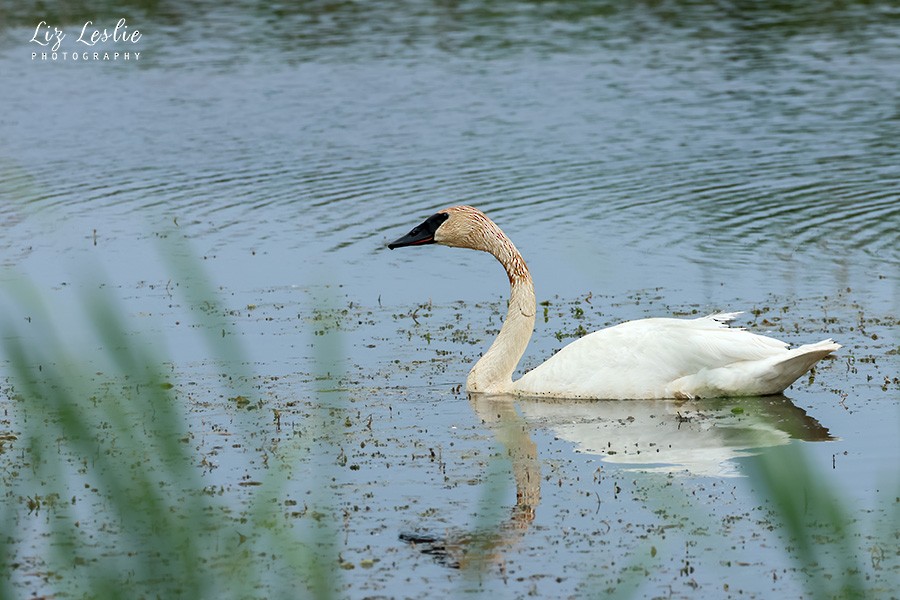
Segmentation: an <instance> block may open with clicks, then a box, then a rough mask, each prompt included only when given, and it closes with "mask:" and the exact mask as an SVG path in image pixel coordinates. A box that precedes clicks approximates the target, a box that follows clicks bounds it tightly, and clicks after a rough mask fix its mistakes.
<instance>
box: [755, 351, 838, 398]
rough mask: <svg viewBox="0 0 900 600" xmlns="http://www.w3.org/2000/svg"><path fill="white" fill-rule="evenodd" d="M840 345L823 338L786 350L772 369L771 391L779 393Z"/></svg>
mask: <svg viewBox="0 0 900 600" xmlns="http://www.w3.org/2000/svg"><path fill="white" fill-rule="evenodd" d="M840 347H841V345H840V344H838V343H836V342H834V341H833V340H823V341H821V342H816V343H815V344H806V345H804V346H798V347H797V348H794V349H792V350H788V351H787V353H786V354H785V355H784V358H780V357H779V360H778V362H777V363H776V364H775V365H774V367H773V370H772V389H773V390H775V391H773V392H771V393H776V394H777V393H779V392H782V391H784V390H785V389H787V387H788V386H789V385H791V384H792V383H794V382H795V381H797V379H799V378H800V377H801V376H802V375H803V374H804V373H806V372H807V371H809V370H810V368H812V366H813V365H814V364H816V363H817V362H819V361H820V360H822V359H823V358H825V357H826V356H828V355H829V354H831V353H832V352H834V351H835V350H837V349H838V348H840Z"/></svg>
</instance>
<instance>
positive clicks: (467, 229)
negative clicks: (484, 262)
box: [388, 206, 496, 250]
mask: <svg viewBox="0 0 900 600" xmlns="http://www.w3.org/2000/svg"><path fill="white" fill-rule="evenodd" d="M488 224H490V225H493V223H491V221H490V219H488V218H487V217H486V216H485V214H484V213H483V212H481V211H480V210H478V209H477V208H472V207H471V206H451V207H450V208H446V209H444V210H442V211H440V212H436V213H435V214H433V215H431V216H430V217H428V218H427V219H425V221H423V222H422V223H421V224H420V225H417V226H416V227H414V228H413V229H412V231H410V232H409V233H407V234H406V235H404V236H403V237H402V238H400V239H398V240H395V241H393V242H391V243H390V244H388V248H390V249H391V250H393V249H394V248H403V247H404V246H423V245H425V244H443V245H444V246H453V247H456V248H472V249H473V250H485V249H486V248H485V244H484V241H485V240H484V232H485V230H486V228H487V227H488ZM494 227H496V226H494Z"/></svg>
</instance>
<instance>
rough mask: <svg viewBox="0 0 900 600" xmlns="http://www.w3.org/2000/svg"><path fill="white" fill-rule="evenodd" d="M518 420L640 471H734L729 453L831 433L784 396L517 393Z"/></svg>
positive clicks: (737, 473)
mask: <svg viewBox="0 0 900 600" xmlns="http://www.w3.org/2000/svg"><path fill="white" fill-rule="evenodd" d="M519 406H520V407H521V410H522V413H523V414H524V416H525V419H526V420H527V421H528V422H529V423H534V424H536V425H538V426H541V427H546V428H549V429H551V430H552V431H553V432H554V433H555V434H556V435H557V436H558V437H559V438H561V439H563V440H566V441H569V442H572V443H573V444H575V450H576V451H577V452H582V453H586V454H596V455H598V456H602V457H603V461H604V462H606V463H614V464H621V465H630V466H631V469H632V470H640V471H645V472H665V473H684V474H687V475H697V476H708V477H734V476H740V474H741V472H740V468H739V465H738V464H737V463H736V462H735V461H734V459H736V458H740V457H744V456H751V455H753V454H757V453H758V451H759V450H761V449H763V448H770V447H773V446H781V445H784V444H788V443H790V441H791V440H792V439H798V440H803V441H807V442H812V441H825V440H831V439H833V438H832V437H831V435H830V434H829V432H828V429H826V428H825V427H823V426H822V425H821V424H820V423H819V422H818V421H817V420H815V419H814V418H812V417H810V416H809V415H807V414H806V412H805V411H804V410H803V409H800V408H797V407H796V406H794V404H793V403H792V402H791V401H790V400H788V399H787V398H786V397H785V396H783V395H779V396H764V397H751V398H720V399H708V400H686V401H672V400H627V401H622V400H606V401H592V402H587V401H578V400H575V401H552V400H550V401H548V400H547V399H540V400H528V399H520V400H519Z"/></svg>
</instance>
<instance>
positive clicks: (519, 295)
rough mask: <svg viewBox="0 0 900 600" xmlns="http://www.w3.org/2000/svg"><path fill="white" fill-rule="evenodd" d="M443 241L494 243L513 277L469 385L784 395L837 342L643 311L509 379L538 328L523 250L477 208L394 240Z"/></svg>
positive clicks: (526, 392) (489, 246)
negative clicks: (793, 343) (798, 340)
mask: <svg viewBox="0 0 900 600" xmlns="http://www.w3.org/2000/svg"><path fill="white" fill-rule="evenodd" d="M432 243H437V244H443V245H445V246H453V247H457V248H471V249H473V250H482V251H484V252H489V253H490V254H492V255H493V256H494V257H495V258H496V259H497V260H499V261H500V264H502V265H503V268H504V269H506V274H507V275H508V276H509V284H510V298H509V310H508V312H507V315H506V320H505V321H504V323H503V327H502V328H501V329H500V333H499V334H498V335H497V338H496V339H495V340H494V343H493V344H491V347H490V348H489V349H488V351H487V352H485V353H484V356H482V357H481V359H480V360H479V361H478V362H477V363H475V366H474V367H472V370H471V371H470V372H469V376H468V378H467V380H466V390H467V391H468V392H480V393H487V394H515V395H521V396H549V397H555V398H597V399H600V398H610V399H611V398H616V399H655V398H698V397H702V398H714V397H723V396H762V395H768V394H778V393H780V392H782V391H783V390H784V389H785V388H787V387H788V386H789V385H790V384H791V383H793V382H794V381H795V380H796V379H797V378H798V377H800V376H801V375H803V374H804V373H805V372H806V371H807V370H809V368H810V367H811V366H812V365H813V364H815V363H816V361H818V360H819V359H821V358H823V357H825V356H827V355H828V354H830V353H832V352H834V351H835V350H837V349H838V348H840V345H839V344H836V343H834V342H833V341H831V340H825V341H822V342H818V343H816V344H808V345H805V346H800V347H798V348H794V349H792V350H789V349H788V344H787V343H785V342H782V341H779V340H776V339H773V338H770V337H765V336H761V335H756V334H753V333H750V332H749V331H745V330H743V329H732V328H729V327H728V326H727V325H726V323H727V322H729V321H731V320H732V319H734V317H735V316H736V315H738V314H740V313H720V314H715V315H710V316H708V317H702V318H700V319H666V318H654V319H640V320H637V321H628V322H626V323H621V324H619V325H616V326H614V327H609V328H607V329H601V330H600V331H595V332H594V333H591V334H589V335H586V336H584V337H582V338H580V339H578V340H576V341H574V342H572V343H571V344H569V345H568V346H566V347H565V348H563V349H562V350H560V351H559V352H558V353H556V354H555V355H553V356H552V357H550V359H548V360H547V361H546V362H545V363H543V364H542V365H539V366H538V367H536V368H534V369H532V370H531V371H529V372H528V373H525V375H523V376H522V377H521V378H520V379H519V380H517V381H513V380H512V375H513V372H514V371H515V369H516V365H518V363H519V359H521V358H522V354H524V353H525V348H526V346H528V340H529V339H531V334H532V331H533V330H534V315H535V299H534V284H533V283H532V281H531V274H530V273H529V272H528V267H527V266H525V261H524V260H523V259H522V255H521V254H519V251H518V250H517V249H516V247H515V246H514V245H513V243H512V242H511V241H510V239H509V238H508V237H506V235H505V234H504V233H503V232H502V231H501V230H500V228H499V227H497V225H496V224H495V223H494V222H493V221H491V220H490V219H489V218H488V217H487V216H486V215H485V214H484V213H482V212H481V211H480V210H478V209H476V208H473V207H471V206H451V207H450V208H447V209H445V210H442V211H440V212H438V213H436V214H434V215H432V216H430V217H428V219H426V220H425V222H423V223H422V224H421V225H419V226H418V227H415V228H414V229H413V230H412V231H410V232H409V233H408V234H406V235H405V236H403V237H401V238H400V239H398V240H397V241H395V242H393V243H391V244H388V248H390V249H391V250H393V249H394V248H401V247H403V246H418V245H424V244H432Z"/></svg>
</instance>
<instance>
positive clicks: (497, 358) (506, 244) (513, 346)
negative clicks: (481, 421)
mask: <svg viewBox="0 0 900 600" xmlns="http://www.w3.org/2000/svg"><path fill="white" fill-rule="evenodd" d="M486 220H487V221H488V223H489V224H490V226H488V228H487V231H486V232H485V233H486V235H485V236H484V237H483V238H482V239H483V241H484V243H483V244H479V246H480V247H478V248H477V249H478V250H484V251H486V252H490V253H491V254H492V255H494V257H495V258H496V259H497V260H498V261H500V264H501V265H503V268H504V269H505V270H506V274H507V276H508V277H509V309H508V311H507V313H506V320H505V321H504V322H503V327H502V328H501V329H500V333H499V334H497V338H496V339H495V340H494V343H493V344H491V347H490V348H488V351H487V352H485V353H484V356H482V357H481V359H480V360H479V361H478V362H477V363H475V366H474V367H472V370H471V371H470V372H469V377H468V379H467V380H466V390H467V391H469V392H483V393H490V394H499V393H504V392H509V391H511V390H512V374H513V372H514V371H515V370H516V365H518V364H519V360H520V359H521V358H522V355H523V354H524V353H525V348H526V347H527V346H528V340H530V339H531V333H532V332H533V331H534V314H535V299H534V283H533V282H532V281H531V274H530V273H529V272H528V267H527V266H526V265H525V261H524V260H523V259H522V255H521V254H519V251H518V250H517V249H516V247H515V246H514V245H513V243H512V241H510V239H509V238H508V237H506V235H505V234H504V233H503V232H502V231H501V230H500V228H499V227H497V226H496V225H495V224H494V223H493V222H492V221H490V220H489V219H486Z"/></svg>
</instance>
